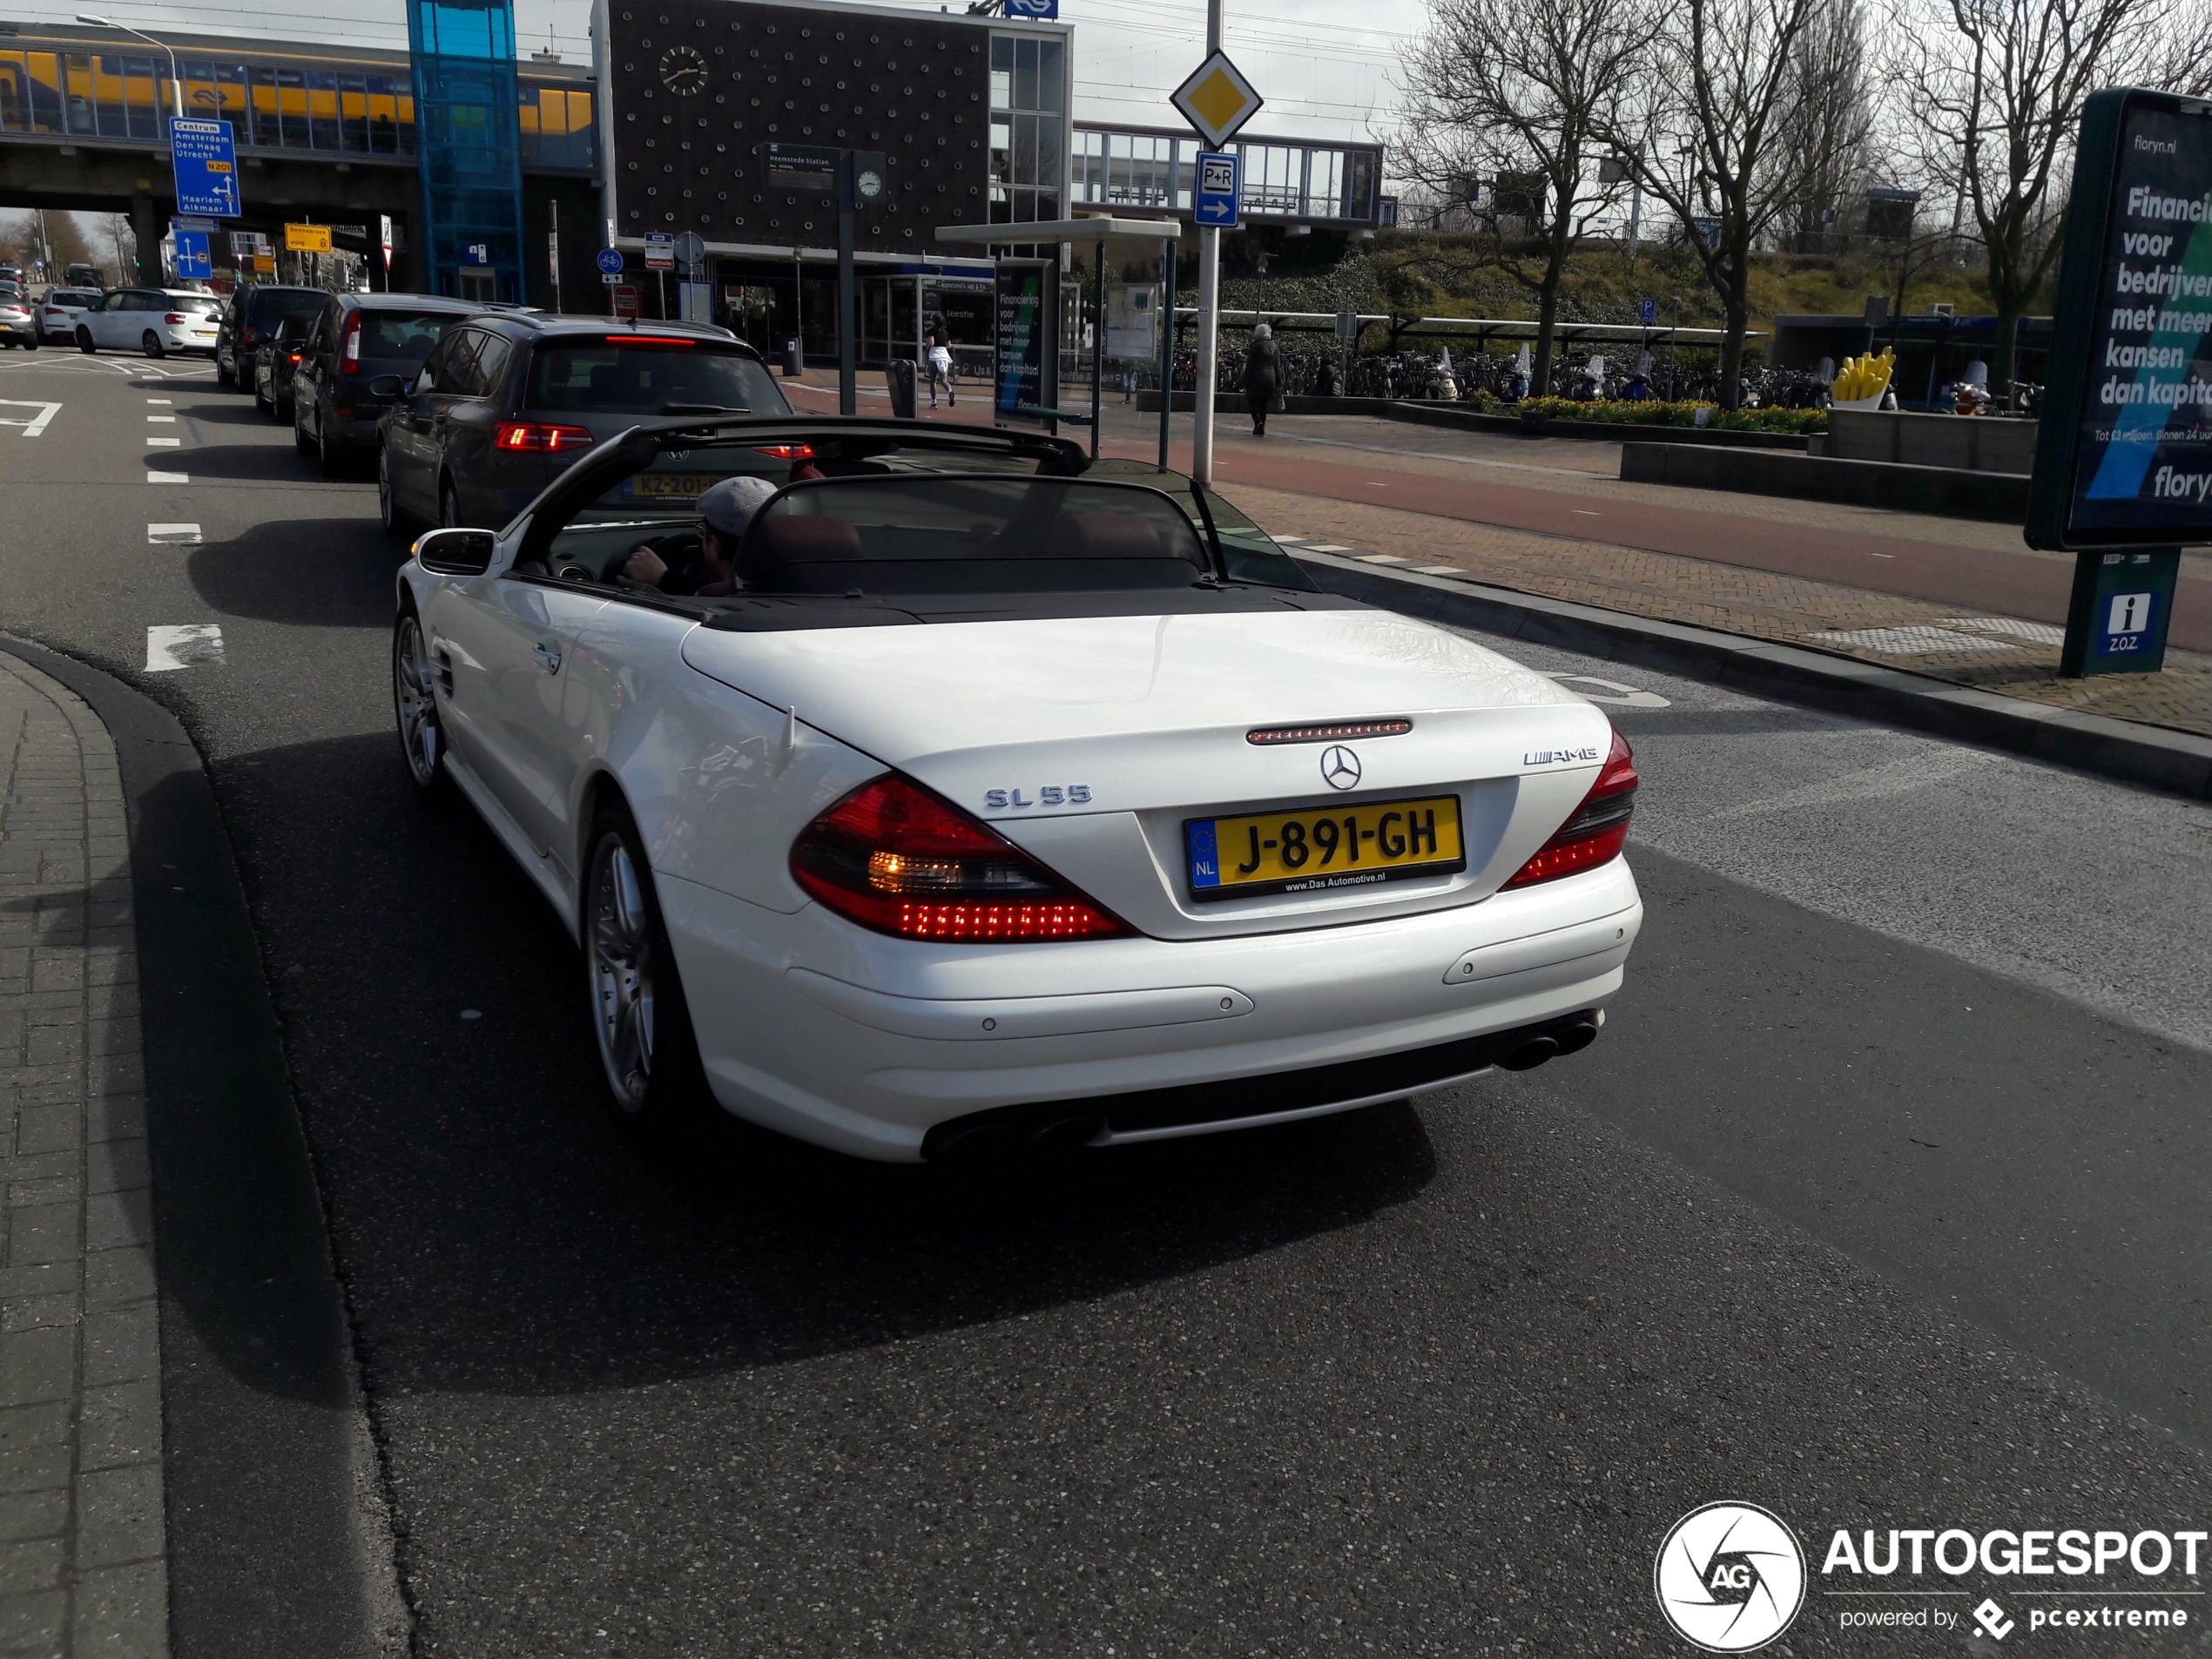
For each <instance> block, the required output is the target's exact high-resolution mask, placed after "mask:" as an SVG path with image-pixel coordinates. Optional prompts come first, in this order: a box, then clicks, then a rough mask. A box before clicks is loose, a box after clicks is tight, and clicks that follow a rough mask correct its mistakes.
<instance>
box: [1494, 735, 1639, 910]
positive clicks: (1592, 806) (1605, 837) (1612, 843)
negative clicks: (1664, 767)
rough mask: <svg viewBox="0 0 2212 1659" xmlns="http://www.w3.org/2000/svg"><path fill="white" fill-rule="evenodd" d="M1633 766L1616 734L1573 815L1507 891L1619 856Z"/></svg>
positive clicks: (1632, 795)
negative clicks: (1601, 764)
mask: <svg viewBox="0 0 2212 1659" xmlns="http://www.w3.org/2000/svg"><path fill="white" fill-rule="evenodd" d="M1635 762H1636V758H1635V755H1633V754H1631V753H1630V752H1629V740H1628V739H1627V738H1624V737H1622V735H1621V734H1620V733H1619V732H1615V733H1614V734H1613V747H1612V750H1611V751H1610V752H1608V754H1607V755H1606V757H1605V765H1603V766H1602V767H1600V768H1599V769H1598V774H1597V781H1596V782H1595V783H1594V784H1592V785H1591V786H1590V792H1589V793H1588V794H1587V795H1585V796H1583V797H1582V804H1581V806H1577V807H1576V808H1575V816H1574V817H1572V818H1570V819H1568V820H1567V822H1566V823H1564V824H1562V825H1561V826H1560V829H1559V833H1558V834H1556V835H1554V836H1553V837H1552V838H1551V840H1548V841H1546V842H1545V843H1544V844H1543V845H1542V846H1540V847H1538V848H1537V849H1536V852H1535V855H1534V857H1532V858H1531V859H1530V860H1528V862H1527V863H1526V864H1524V865H1522V866H1521V868H1520V869H1519V870H1517V871H1515V872H1514V876H1513V879H1512V880H1510V881H1507V883H1506V889H1510V888H1513V887H1534V886H1535V884H1536V883H1537V882H1539V881H1556V880H1559V878H1560V877H1561V876H1563V875H1575V874H1579V873H1581V872H1582V871H1584V870H1595V868H1597V867H1598V866H1599V865H1601V864H1605V863H1609V862H1610V861H1611V860H1614V859H1616V858H1618V857H1620V856H1621V846H1622V843H1623V842H1624V841H1626V840H1628V839H1629V813H1631V812H1633V811H1634V810H1635V804H1636V764H1635ZM1506 889H1501V891H1503V890H1506Z"/></svg>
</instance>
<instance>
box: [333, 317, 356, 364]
mask: <svg viewBox="0 0 2212 1659" xmlns="http://www.w3.org/2000/svg"><path fill="white" fill-rule="evenodd" d="M338 368H339V370H340V372H341V373H342V374H354V373H355V372H357V371H358V370H359V369H360V368H361V313H360V312H358V311H356V312H353V313H351V314H348V315H347V318H346V337H345V339H344V340H343V341H341V342H340V344H339V347H338Z"/></svg>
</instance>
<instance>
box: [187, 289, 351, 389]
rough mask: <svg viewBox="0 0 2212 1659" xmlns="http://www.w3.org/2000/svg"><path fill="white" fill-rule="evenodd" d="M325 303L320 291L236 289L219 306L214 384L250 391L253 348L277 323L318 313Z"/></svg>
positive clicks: (326, 299) (273, 331)
mask: <svg viewBox="0 0 2212 1659" xmlns="http://www.w3.org/2000/svg"><path fill="white" fill-rule="evenodd" d="M329 300H330V294H329V293H328V292H327V290H325V289H322V288H280V287H276V286H275V285H274V284H273V283H260V282H256V283H253V284H252V285H250V286H249V287H243V288H240V289H239V290H238V291H237V292H236V293H233V294H232V295H231V300H230V303H229V304H228V305H226V306H225V307H223V320H222V323H221V326H220V327H219V329H218V331H217V333H216V335H215V379H216V381H217V383H218V384H219V385H223V386H233V387H236V388H238V389H239V391H241V392H252V391H253V390H254V385H253V348H254V347H256V346H258V345H260V343H261V342H262V341H265V340H266V339H267V338H268V337H269V336H270V335H271V334H274V333H275V332H276V326H277V324H279V323H280V322H281V321H283V320H284V319H286V318H287V317H296V316H298V315H300V314H301V313H302V312H307V313H309V314H312V313H314V312H317V311H320V310H321V309H322V308H323V307H324V306H325V305H326V304H327V303H328V301H329ZM288 395H289V394H287V396H288Z"/></svg>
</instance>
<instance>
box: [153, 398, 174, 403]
mask: <svg viewBox="0 0 2212 1659" xmlns="http://www.w3.org/2000/svg"><path fill="white" fill-rule="evenodd" d="M146 401H147V402H149V403H174V402H175V401H177V400H176V399H175V398H173V397H150V398H148V399H147V400H146Z"/></svg>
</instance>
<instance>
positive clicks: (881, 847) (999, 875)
mask: <svg viewBox="0 0 2212 1659" xmlns="http://www.w3.org/2000/svg"><path fill="white" fill-rule="evenodd" d="M791 873H792V879H793V880H796V881H797V882H798V883H799V886H800V887H804V888H805V889H806V891H807V893H808V894H812V895H813V897H814V898H816V899H819V900H821V901H822V903H824V904H825V905H827V906H828V907H830V908H831V909H833V910H834V911H836V912H837V913H838V914H840V915H841V916H844V917H846V918H847V919H849V920H851V921H857V922H859V923H860V926H862V927H873V929H875V931H876V932H878V933H884V934H895V935H897V936H898V937H900V938H902V939H934V940H948V941H949V940H961V941H968V940H973V941H988V942H991V943H995V944H1015V943H1023V942H1035V941H1044V940H1053V939H1106V938H1113V937H1116V936H1119V935H1123V934H1127V933H1128V932H1129V931H1130V929H1129V927H1128V926H1127V924H1125V923H1124V922H1123V921H1121V919H1120V918H1119V917H1117V916H1115V915H1112V914H1109V913H1108V912H1107V911H1105V910H1103V909H1102V908H1100V907H1098V906H1097V905H1096V904H1094V903H1092V902H1091V901H1090V900H1089V899H1087V898H1085V897H1084V896H1083V895H1082V894H1080V893H1078V892H1076V890H1075V889H1074V888H1073V887H1069V885H1068V884H1067V883H1066V882H1064V881H1062V880H1060V878H1059V877H1057V876H1055V875H1054V874H1053V873H1052V872H1050V871H1049V870H1048V869H1046V868H1045V867H1043V866H1042V865H1041V864H1039V863H1038V862H1037V861H1036V860H1034V859H1032V858H1031V857H1029V855H1028V853H1024V852H1022V850H1021V849H1020V848H1019V847H1017V846H1015V845H1014V844H1013V843H1012V842H1011V841H1008V840H1007V839H1006V838H1005V837H1004V836H1002V835H1000V834H999V833H996V832H995V831H994V830H992V829H990V828H988V827H987V826H984V825H982V824H979V823H977V822H976V821H975V820H974V819H972V818H970V817H968V814H967V813H963V812H961V810H960V809H959V808H958V807H956V806H951V805H950V804H948V802H946V801H943V800H941V799H938V797H936V796H934V795H933V794H931V793H930V792H928V791H927V790H926V789H923V788H922V787H921V786H920V785H918V784H912V783H909V782H907V780H906V779H903V778H900V777H896V776H892V777H885V778H879V779H876V780H875V781H874V782H873V783H870V784H863V785H861V786H860V788H858V789H856V790H854V791H853V792H852V793H851V794H849V795H847V796H846V797H845V799H842V800H840V801H839V802H838V803H837V804H836V805H835V806H832V807H831V808H830V809H829V810H828V811H827V812H826V813H823V814H822V815H821V816H820V817H819V818H817V819H815V820H814V821H813V823H811V824H809V825H808V826H806V833H804V834H802V835H801V836H799V840H797V841H795V842H793V843H792V849H791Z"/></svg>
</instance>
